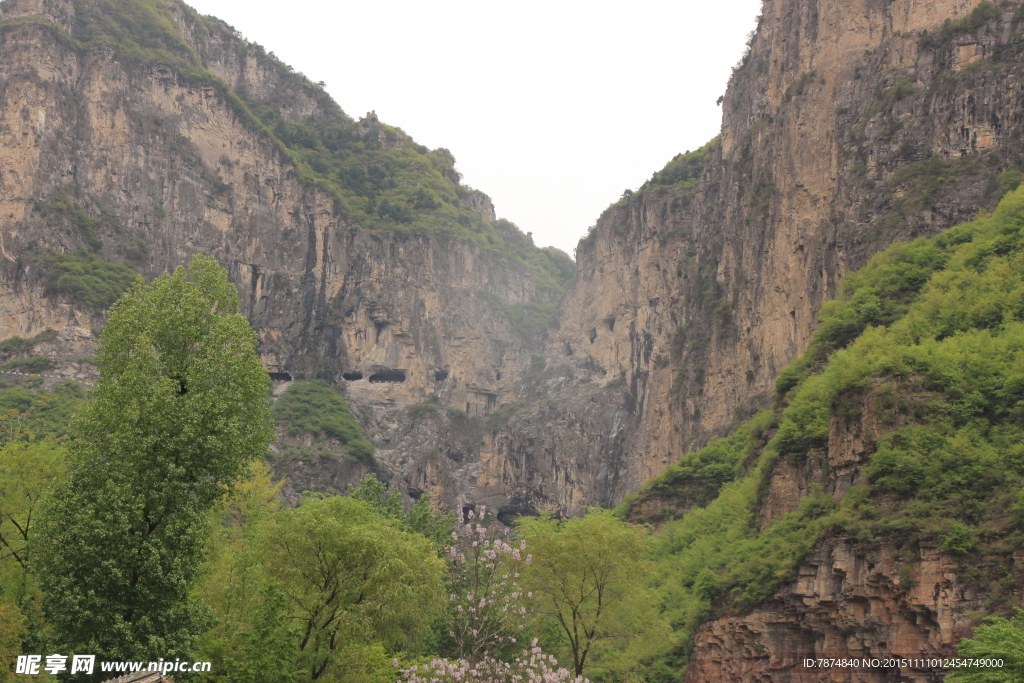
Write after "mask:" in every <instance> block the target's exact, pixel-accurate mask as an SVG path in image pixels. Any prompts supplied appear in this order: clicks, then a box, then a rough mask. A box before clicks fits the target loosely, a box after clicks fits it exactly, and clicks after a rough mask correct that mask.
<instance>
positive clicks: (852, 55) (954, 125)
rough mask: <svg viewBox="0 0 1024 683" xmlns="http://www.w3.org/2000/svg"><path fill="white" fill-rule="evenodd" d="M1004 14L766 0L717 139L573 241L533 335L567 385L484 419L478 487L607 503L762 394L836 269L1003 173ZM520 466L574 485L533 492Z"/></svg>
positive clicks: (1007, 106) (1015, 59)
mask: <svg viewBox="0 0 1024 683" xmlns="http://www.w3.org/2000/svg"><path fill="white" fill-rule="evenodd" d="M1022 19H1024V13H1022V12H1021V10H1020V3H1003V4H1001V5H999V6H996V5H993V4H991V3H979V2H974V1H959V2H918V1H915V0H894V1H887V2H876V1H875V0H858V1H857V2H852V3H851V2H832V1H830V0H769V1H766V2H765V3H764V8H763V15H762V17H761V20H760V24H759V27H758V30H757V32H756V35H755V36H754V37H753V39H752V41H751V44H750V50H749V52H748V54H747V55H746V56H745V57H744V58H743V60H742V62H741V64H740V65H739V66H738V67H737V69H736V71H735V73H734V75H733V78H732V81H731V83H730V86H729V89H728V91H727V93H726V95H725V97H724V101H723V103H722V107H723V127H722V134H721V137H720V138H719V139H717V140H716V141H713V142H712V143H710V144H709V145H708V146H707V147H705V148H704V149H702V150H699V151H697V152H692V153H689V154H687V155H682V156H680V157H679V158H677V159H676V160H674V161H673V162H671V163H670V164H669V165H668V166H667V167H666V168H665V169H664V170H663V171H661V172H659V173H657V174H655V176H654V177H653V178H652V180H651V181H650V182H648V183H647V184H646V185H645V186H644V187H643V188H641V190H640V191H639V192H636V193H634V194H632V195H631V196H626V197H623V199H622V200H620V201H619V202H617V203H616V204H614V205H613V206H612V207H610V208H609V209H608V210H607V211H606V212H605V213H604V215H602V216H601V218H600V219H599V220H598V222H597V224H596V226H595V227H594V228H593V229H592V230H591V232H590V234H589V235H588V236H587V237H586V238H585V239H583V240H582V241H581V242H580V245H579V248H578V250H577V260H578V279H577V281H576V283H575V285H574V286H573V287H572V288H571V289H570V291H569V292H568V294H567V297H566V301H565V303H564V305H563V307H562V311H563V313H562V317H561V321H560V322H561V325H560V329H559V330H558V332H557V334H556V335H554V337H553V341H552V343H551V344H550V346H549V348H548V364H549V366H551V367H557V366H559V365H564V366H566V368H568V369H571V371H572V373H573V374H574V376H575V385H574V386H573V387H572V388H570V389H567V390H565V391H564V392H563V393H565V394H567V396H566V397H565V398H558V396H557V395H556V394H553V393H551V392H547V393H546V394H544V395H543V398H540V396H538V399H537V400H538V401H540V402H541V403H543V406H542V407H537V406H536V402H535V403H534V404H528V405H526V406H524V407H523V409H522V413H521V415H522V416H521V417H519V416H518V415H517V414H513V415H512V417H511V418H510V419H509V421H508V422H507V426H499V428H497V429H496V430H493V431H492V434H493V436H492V438H491V441H490V442H489V443H492V444H493V445H492V446H491V452H492V455H491V456H490V461H491V462H494V463H496V466H495V467H494V468H492V469H491V471H492V472H493V475H491V476H492V478H493V479H495V480H500V481H502V482H503V485H502V487H503V489H504V490H519V491H523V492H524V495H525V492H527V491H533V492H534V493H533V495H534V496H535V500H537V501H538V504H540V505H542V506H545V507H555V508H558V509H562V510H566V511H568V512H576V511H578V510H579V509H580V508H579V507H578V504H577V503H576V501H578V500H592V501H596V502H599V503H601V504H604V505H614V504H616V503H617V502H618V501H619V500H621V499H622V497H623V496H624V495H625V494H626V493H628V492H631V491H635V490H636V489H637V488H639V486H640V485H641V484H642V483H643V482H644V481H646V480H647V479H649V478H650V477H651V476H653V475H656V474H657V473H659V472H661V471H662V470H663V469H664V468H665V467H666V466H668V465H669V464H670V463H672V462H675V461H676V460H678V459H679V458H680V457H681V456H682V455H683V454H685V453H686V452H687V451H689V450H691V449H693V448H694V447H698V446H700V445H702V444H704V443H706V442H707V440H708V439H709V438H710V437H711V436H713V435H716V434H723V433H724V432H725V431H727V430H728V428H729V427H730V426H731V425H733V424H735V423H736V422H737V421H739V420H742V419H744V418H745V417H747V416H749V415H750V414H752V413H753V412H754V411H755V410H757V409H758V408H761V407H764V406H766V405H767V402H768V396H769V394H770V389H771V386H772V384H773V382H774V381H775V378H776V376H777V375H778V373H779V371H780V370H781V369H782V368H783V367H785V366H786V364H787V363H788V362H789V361H790V359H792V358H793V357H795V356H796V355H797V354H798V353H800V352H801V351H802V350H803V349H804V348H806V344H807V343H808V340H809V338H810V334H811V331H812V330H813V329H814V327H815V324H816V320H817V317H816V316H817V312H818V310H819V308H820V307H821V305H822V303H823V302H825V301H827V300H829V299H831V298H832V297H834V296H835V294H836V292H837V286H838V282H839V281H840V279H841V278H842V277H843V276H844V275H845V274H846V273H847V272H849V271H851V270H853V269H856V268H857V267H859V266H861V265H863V264H864V263H865V262H866V260H867V258H868V257H869V256H870V255H871V254H873V253H875V252H877V251H878V250H880V249H882V248H884V247H885V246H886V245H888V244H890V243H892V242H893V241H898V240H905V239H912V238H914V237H916V236H920V235H932V234H935V233H936V232H938V231H939V230H942V229H944V228H946V227H949V226H951V225H955V224H957V223H959V222H961V221H963V220H966V219H969V218H971V217H972V216H973V215H974V214H975V212H976V211H977V210H978V209H979V208H981V207H986V208H989V209H991V208H992V207H993V206H994V205H995V202H996V201H998V199H999V197H1000V196H1002V194H1003V193H1004V192H1005V191H1006V190H1007V189H1011V188H1013V187H1016V184H1017V183H1019V182H1020V179H1021V177H1022V176H1021V173H1020V169H1021V168H1024V156H1022V154H1024V143H1022V138H1021V135H1020V133H1021V123H1022V121H1021V114H1020V112H1021V111H1022V109H1021V104H1022V102H1021V99H1022V92H1021V75H1022V63H1021V54H1022V52H1021V51H1022V49H1024V38H1022V34H1021V29H1022V28H1024V24H1022V23H1021V22H1022ZM599 386H600V387H604V388H603V389H598V388H597V387H599ZM567 445H568V448H566V447H565V446H567ZM541 452H545V453H550V454H552V455H551V456H550V457H549V458H547V460H549V461H550V464H545V462H544V459H543V458H540V457H539V455H538V454H539V453H541ZM538 461H541V464H540V467H541V468H543V469H544V470H545V471H550V472H551V473H552V474H551V475H550V477H551V478H552V479H554V480H555V481H559V482H570V483H572V484H573V485H574V488H571V489H569V488H563V489H556V490H552V489H550V488H549V489H548V490H546V491H545V492H543V493H541V492H540V491H539V490H538V489H537V487H536V486H535V485H534V484H533V483H531V480H530V477H533V476H535V474H534V473H535V472H536V471H537V470H536V468H535V466H534V463H536V462H538ZM580 485H582V486H587V487H590V490H589V491H587V492H584V493H581V492H580V491H579V490H578V486H580ZM498 500H500V499H498Z"/></svg>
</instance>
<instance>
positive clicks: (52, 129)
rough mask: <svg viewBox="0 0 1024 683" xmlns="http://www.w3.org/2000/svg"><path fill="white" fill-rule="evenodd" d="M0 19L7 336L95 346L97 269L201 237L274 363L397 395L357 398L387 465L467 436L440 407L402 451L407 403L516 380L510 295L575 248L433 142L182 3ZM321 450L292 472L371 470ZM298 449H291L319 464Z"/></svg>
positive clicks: (329, 485)
mask: <svg viewBox="0 0 1024 683" xmlns="http://www.w3.org/2000/svg"><path fill="white" fill-rule="evenodd" d="M0 21H2V23H0V87H2V89H3V104H2V106H0V136H2V144H0V215H2V216H3V218H2V222H3V226H2V231H0V256H2V265H0V269H2V272H0V329H2V336H3V337H5V338H7V337H11V336H21V337H25V338H27V337H32V336H33V335H35V334H36V333H38V332H39V331H41V330H45V329H48V328H49V329H55V330H59V331H61V338H62V339H64V338H65V337H66V338H67V339H65V341H66V342H67V343H65V344H64V346H63V347H62V348H63V354H61V353H56V352H55V353H53V354H50V355H53V356H54V357H63V358H64V359H65V361H66V362H70V359H72V358H74V357H76V354H77V355H79V356H80V355H82V354H83V353H84V354H85V355H88V352H89V349H90V348H91V344H92V343H93V342H94V340H95V336H96V334H97V330H98V329H100V328H101V327H102V319H103V309H104V308H105V306H106V305H109V304H110V302H111V301H112V300H113V298H115V297H116V293H115V294H114V296H110V297H106V298H104V296H103V291H105V290H104V289H103V288H104V287H105V286H107V285H108V284H110V280H111V278H117V277H121V278H122V279H123V278H124V277H125V274H127V276H128V280H129V281H130V277H131V271H130V270H128V268H127V267H129V266H130V268H131V269H132V270H134V271H135V272H138V273H140V274H142V275H143V276H145V277H147V278H150V277H153V276H155V275H157V274H159V273H161V272H163V271H165V270H167V269H172V268H174V267H175V266H176V265H178V264H180V263H182V262H184V261H185V260H187V259H188V258H189V256H190V255H191V254H193V253H208V254H213V255H215V256H216V257H217V258H218V259H219V260H220V262H221V263H222V264H223V265H224V266H225V267H226V268H227V269H228V271H229V274H230V277H231V278H232V280H233V281H234V282H235V283H236V285H237V287H238V289H239V293H240V296H241V299H242V302H243V306H244V308H245V312H246V313H247V315H248V316H249V318H250V320H251V321H252V324H253V326H254V327H255V328H256V330H257V331H258V333H259V337H260V353H261V356H262V358H263V361H264V364H265V365H266V367H267V369H268V371H270V373H271V377H272V378H274V379H275V380H277V381H278V382H287V381H289V380H291V379H296V378H307V379H309V378H323V379H327V380H329V381H331V382H332V383H334V384H335V386H337V387H339V388H340V389H342V390H343V391H345V392H346V393H347V394H348V397H349V400H350V401H351V402H352V403H353V405H355V406H358V407H360V409H361V410H363V411H364V413H365V414H366V415H369V414H370V413H374V414H382V413H381V411H383V414H384V415H390V417H385V418H381V419H380V420H376V419H375V420H371V422H372V423H373V424H380V425H381V431H380V432H378V433H375V434H374V435H373V436H374V439H375V441H377V445H378V446H379V448H380V467H381V468H382V471H383V472H384V473H385V474H387V475H388V476H389V477H396V476H400V475H399V474H398V473H399V472H405V471H406V470H408V471H409V472H412V471H415V470H416V468H417V467H419V466H418V465H414V464H413V463H411V462H410V459H418V458H421V457H423V456H424V453H427V452H436V451H437V449H438V448H441V449H442V450H445V451H447V452H449V453H453V452H454V451H455V450H457V448H458V446H453V445H452V443H453V442H451V441H449V440H446V439H445V438H444V437H443V436H439V435H438V433H437V432H436V430H435V431H434V432H432V433H431V434H429V435H426V434H424V435H422V438H421V439H419V440H417V441H416V443H415V445H408V444H407V446H408V447H407V448H405V449H402V450H401V452H400V453H394V455H395V457H394V459H393V460H394V461H393V462H392V459H390V458H389V455H390V454H392V453H393V451H394V449H392V448H390V446H391V440H392V438H394V437H393V436H392V434H393V432H394V431H395V423H396V421H397V422H398V423H402V424H405V425H407V424H408V423H409V420H408V416H407V415H405V413H404V409H405V408H406V407H408V406H410V405H413V404H416V403H419V402H422V401H425V400H426V399H428V398H431V397H436V399H437V400H439V401H441V402H443V404H444V405H445V406H447V407H449V408H451V409H452V410H453V411H455V413H457V416H456V418H455V419H462V418H467V419H473V418H478V417H482V416H484V415H486V414H488V413H489V412H491V411H492V410H494V409H495V408H496V407H497V406H498V405H500V404H502V403H506V402H508V401H511V400H515V399H516V398H517V396H516V393H515V391H516V389H515V387H516V385H515V379H514V378H516V377H519V376H522V375H523V374H524V373H525V371H526V369H527V368H528V366H529V363H530V351H531V349H532V348H533V347H534V346H535V345H536V340H535V339H532V338H530V336H529V335H527V336H524V334H523V332H522V330H521V329H517V327H516V323H515V320H514V317H515V316H514V314H512V315H511V317H510V311H513V312H514V311H517V310H519V309H520V308H522V307H523V306H524V305H530V306H533V307H534V308H537V307H540V308H542V309H543V308H544V307H545V306H546V307H548V308H551V307H552V306H553V304H554V303H555V302H556V301H557V296H558V295H559V294H560V292H559V291H558V287H559V286H560V284H559V278H560V281H564V280H565V278H566V277H568V276H569V275H571V262H569V260H568V258H567V257H565V256H564V255H561V256H559V255H558V254H553V252H544V251H542V250H539V249H537V248H535V247H534V246H533V245H532V242H531V241H530V240H529V238H528V237H527V236H526V235H523V234H522V233H520V232H519V231H518V230H517V229H515V227H514V226H511V224H508V223H506V222H502V221H495V216H494V209H493V207H492V206H491V203H490V200H489V199H488V198H487V197H486V196H484V195H483V194H482V193H479V192H477V191H475V190H472V189H470V188H466V187H463V186H462V185H460V184H459V182H458V175H457V174H456V173H455V171H454V168H453V164H454V160H453V159H452V158H451V155H450V154H448V152H447V151H446V150H435V151H433V152H430V151H429V150H426V149H425V148H422V147H421V146H419V145H416V144H415V143H414V142H413V141H412V140H411V139H410V138H409V137H408V136H406V135H405V134H404V133H402V132H401V131H400V130H398V129H395V128H391V127H389V126H386V125H384V124H382V123H380V122H379V121H378V120H377V118H376V116H375V115H373V114H372V113H371V114H368V115H367V117H365V118H363V119H361V120H359V121H352V120H351V119H348V117H346V116H345V115H344V114H343V113H342V112H341V111H340V110H339V109H337V106H336V105H334V103H333V102H331V101H330V99H329V98H328V97H327V96H326V95H325V94H323V93H322V91H320V90H319V88H318V87H317V86H315V85H313V84H311V83H309V82H308V81H306V80H305V79H304V78H302V77H300V76H298V75H296V74H294V73H293V72H292V71H291V70H290V69H289V68H288V67H287V66H285V65H284V64H282V63H281V62H279V61H277V60H276V59H275V58H273V57H272V56H270V55H267V54H266V53H265V52H264V51H263V50H262V48H260V47H259V46H256V45H252V44H249V43H246V42H245V41H243V40H241V39H240V38H239V37H238V36H237V35H236V34H235V33H234V31H233V30H231V29H230V27H228V26H226V25H225V24H222V23H220V22H218V21H216V20H212V19H209V18H203V17H199V16H197V15H196V14H195V13H194V12H192V11H191V10H189V9H188V8H187V7H185V6H184V5H180V4H175V3H159V2H157V3H144V2H141V3H131V2H120V3H118V2H108V1H105V0H103V1H99V0H98V1H95V2H93V1H90V2H80V3H73V2H70V1H67V0H45V1H43V0H7V1H6V2H4V3H2V4H0ZM147 32H148V33H147ZM144 34H145V35H149V36H150V43H145V44H142V43H140V42H139V41H140V40H141V38H139V36H140V35H144ZM153 35H155V36H156V38H154V37H153ZM136 39H138V40H136ZM314 135H319V136H320V139H319V140H317V141H315V142H314V143H308V144H306V147H303V146H302V145H303V144H305V143H304V142H303V139H302V136H306V137H309V136H314ZM331 136H333V137H331ZM325 144H326V145H327V146H328V149H329V150H330V151H331V152H333V153H334V156H327V155H326V151H325V150H324V149H323V148H324V145H325ZM317 145H319V146H320V147H319V148H316V146H317ZM314 148H315V149H314ZM296 150H298V151H296ZM316 153H320V154H321V156H322V157H326V160H325V159H324V158H314V157H313V155H314V154H316ZM303 154H305V155H306V156H303ZM318 164H319V166H318ZM330 164H334V166H333V167H331V166H330ZM346 164H347V165H346ZM313 166H317V167H318V168H320V167H321V166H323V167H324V168H321V172H320V173H319V175H318V173H317V172H316V171H314V169H313ZM324 169H326V170H324ZM328 171H333V175H330V174H328ZM353 188H354V189H353ZM367 188H368V189H367ZM403 193H404V194H403ZM538 258H539V259H540V265H539V266H538ZM550 263H553V264H555V267H554V269H553V271H552V268H551V267H548V264H550ZM545 267H548V270H545ZM118 269H120V270H118ZM559 269H561V270H559ZM549 271H552V272H554V280H552V277H551V274H550V272H549ZM538 273H540V275H542V276H545V277H546V279H545V280H544V281H543V282H541V284H540V285H538V283H537V280H538ZM552 282H554V285H553V288H552ZM546 286H547V289H545V287H546ZM542 327H543V326H542ZM43 351H46V349H43ZM51 351H52V349H51ZM36 352H37V353H38V352H41V351H39V350H37V351H36ZM65 370H66V369H65V368H63V366H61V367H58V368H56V369H54V370H52V371H51V372H50V373H49V374H50V375H60V374H62V373H63V374H67V373H66V371H65ZM85 379H88V378H85ZM278 393H280V391H278ZM455 442H458V440H457V439H456V440H455ZM470 450H471V451H473V453H474V454H475V452H476V451H477V450H478V446H476V445H474V446H473V447H472V448H470ZM332 453H333V454H332V455H331V456H330V457H328V458H327V461H329V462H327V461H325V462H324V463H322V464H323V465H324V468H326V472H328V473H329V474H325V473H323V472H321V473H320V474H317V473H316V472H313V473H312V474H310V473H309V472H308V471H307V472H306V474H304V475H303V476H300V477H298V479H299V482H298V483H296V486H302V487H303V488H305V484H309V483H314V484H316V486H314V488H316V487H319V488H325V489H327V490H337V491H342V492H343V491H345V490H346V488H347V485H348V483H350V482H351V481H352V480H353V479H354V478H358V476H360V475H361V474H362V473H364V472H365V468H361V467H357V466H354V465H353V466H352V467H349V466H347V465H346V464H345V462H346V460H345V458H344V451H343V449H342V450H341V451H338V449H334V451H332ZM339 458H340V461H339ZM449 459H451V458H449ZM306 460H307V462H305V463H304V465H306V467H305V468H303V467H284V468H283V469H284V470H285V471H289V472H292V471H294V472H298V471H299V470H302V469H305V470H309V469H313V470H316V469H317V466H318V465H317V463H318V459H317V458H315V457H314V458H307V459H306ZM399 460H401V462H402V464H401V465H400V464H399V463H398V461H399ZM350 464H351V463H350ZM406 465H408V467H406ZM439 482H440V483H439ZM411 485H418V486H420V489H421V490H422V489H432V490H433V492H434V493H435V498H436V499H437V500H438V501H439V502H440V501H443V502H444V503H445V504H446V505H454V504H455V502H456V499H460V500H461V499H462V498H465V496H466V491H467V489H466V487H465V486H463V487H461V488H458V489H456V488H452V487H451V486H447V485H446V484H445V483H444V482H443V481H442V480H441V479H438V477H435V476H432V477H431V478H430V481H422V482H420V481H418V480H417V481H416V482H413V483H412V484H411ZM298 490H302V488H299V489H298Z"/></svg>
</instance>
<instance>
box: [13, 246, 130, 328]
mask: <svg viewBox="0 0 1024 683" xmlns="http://www.w3.org/2000/svg"><path fill="white" fill-rule="evenodd" d="M24 261H25V262H26V263H28V264H31V265H34V266H35V267H36V268H37V269H38V270H39V272H40V273H41V276H42V279H43V286H44V291H45V293H46V295H47V296H53V297H62V298H64V299H67V300H68V301H70V302H72V303H76V304H81V305H83V306H86V307H87V308H90V309H92V310H93V311H95V312H97V313H99V312H102V311H105V310H106V309H108V308H110V306H111V305H112V304H113V303H114V302H115V301H117V300H118V299H119V298H120V297H121V295H122V294H124V292H125V290H127V289H128V287H130V286H131V285H132V284H133V283H134V282H135V280H136V279H138V277H139V276H138V274H136V273H135V271H133V270H132V269H131V268H129V267H128V266H126V265H123V264H120V263H111V262H109V261H105V260H103V259H102V258H100V257H99V256H97V255H95V254H90V253H87V252H84V251H78V252H74V253H69V252H58V251H52V250H47V251H45V252H43V253H41V254H30V255H28V256H26V257H24Z"/></svg>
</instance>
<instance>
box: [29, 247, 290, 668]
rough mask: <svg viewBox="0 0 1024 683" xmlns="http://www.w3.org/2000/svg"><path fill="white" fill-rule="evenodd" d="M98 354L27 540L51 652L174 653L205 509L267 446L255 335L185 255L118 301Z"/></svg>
mask: <svg viewBox="0 0 1024 683" xmlns="http://www.w3.org/2000/svg"><path fill="white" fill-rule="evenodd" d="M96 360H97V363H98V365H99V367H100V380H99V381H98V383H97V384H96V386H95V387H94V388H93V390H92V392H91V399H92V400H91V401H90V402H89V403H88V404H87V405H86V407H85V408H84V409H83V410H82V412H81V413H80V414H79V415H78V416H77V417H76V419H75V420H74V421H73V424H72V428H71V438H70V440H69V441H68V445H67V450H68V462H69V468H68V474H67V475H66V476H65V477H63V478H62V479H61V480H59V481H58V483H57V484H56V485H55V486H54V490H53V494H52V495H51V496H50V497H49V504H48V505H47V506H46V507H45V509H44V515H43V518H42V520H41V528H40V536H39V539H38V552H39V553H41V555H42V561H41V562H39V565H38V568H39V578H40V583H41V585H42V588H43V591H44V595H45V599H44V603H43V606H44V613H45V615H46V618H47V621H48V622H49V624H50V626H51V627H52V629H53V636H54V642H53V644H54V645H55V646H57V647H60V648H63V649H67V650H77V651H85V652H91V653H95V654H98V655H104V656H106V657H109V658H112V659H113V658H117V659H126V660H127V659H139V660H142V659H147V658H153V659H155V658H156V657H163V658H165V659H166V658H168V657H175V656H184V655H186V654H187V653H188V652H189V648H190V647H191V645H192V642H193V640H194V638H195V637H196V636H197V635H198V634H199V633H200V632H201V631H202V630H203V625H204V622H205V618H204V615H205V612H204V610H203V609H201V608H200V606H199V605H197V604H196V603H195V602H194V601H193V600H192V599H191V597H190V592H191V590H192V587H193V584H194V583H195V581H196V579H197V577H198V572H199V567H200V564H201V561H202V558H203V554H204V546H205V543H206V540H207V537H208V524H207V519H208V511H209V509H210V508H211V506H212V505H213V504H214V503H215V502H217V501H218V500H219V499H220V498H221V497H222V496H223V494H224V491H225V488H226V487H229V486H230V485H231V484H233V483H234V482H235V480H236V479H237V478H238V477H239V476H240V475H241V474H242V473H243V472H244V471H245V470H246V468H247V466H248V465H249V463H250V462H251V461H252V460H253V459H255V458H258V457H261V456H263V455H264V454H265V453H266V451H267V448H268V445H269V443H270V441H271V439H272V438H273V430H272V429H271V425H270V419H269V414H268V382H267V375H266V371H265V370H264V369H263V367H262V365H261V364H260V361H259V358H258V357H257V355H256V335H255V334H254V332H253V331H252V329H251V328H250V327H249V323H248V321H247V320H246V319H245V317H243V316H242V315H241V314H240V313H239V303H238V295H237V293H236V291H235V289H234V287H233V286H232V285H231V284H230V283H229V282H228V280H227V273H226V272H225V271H224V270H223V269H222V268H221V267H220V266H218V265H217V263H216V262H215V261H214V260H213V259H212V258H206V257H196V258H194V259H193V260H192V263H191V266H190V267H189V268H187V269H186V268H184V267H179V268H178V269H177V270H175V272H174V273H168V274H164V275H162V276H160V277H158V278H156V279H155V280H154V281H153V282H152V283H151V284H148V285H147V284H144V283H142V282H141V281H140V282H137V283H136V284H135V286H134V287H132V289H131V290H130V291H128V292H127V293H126V294H125V296H124V297H123V298H122V299H121V300H120V301H119V302H118V303H117V304H115V306H114V307H113V308H112V309H111V312H110V317H109V320H108V322H107V326H106V328H105V329H104V331H103V334H102V336H101V337H100V342H99V351H98V353H97V357H96Z"/></svg>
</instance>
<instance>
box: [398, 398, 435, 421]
mask: <svg viewBox="0 0 1024 683" xmlns="http://www.w3.org/2000/svg"><path fill="white" fill-rule="evenodd" d="M441 408H442V406H441V401H440V399H438V398H437V397H436V396H431V397H430V398H428V399H427V400H426V401H421V402H419V403H417V404H415V405H411V406H409V407H408V408H407V409H406V410H407V411H408V413H409V418H410V419H412V420H418V419H420V418H422V417H427V416H429V415H437V414H439V413H440V412H441Z"/></svg>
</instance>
